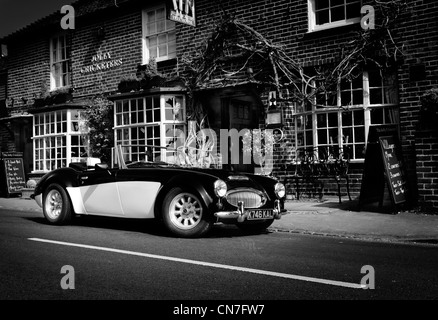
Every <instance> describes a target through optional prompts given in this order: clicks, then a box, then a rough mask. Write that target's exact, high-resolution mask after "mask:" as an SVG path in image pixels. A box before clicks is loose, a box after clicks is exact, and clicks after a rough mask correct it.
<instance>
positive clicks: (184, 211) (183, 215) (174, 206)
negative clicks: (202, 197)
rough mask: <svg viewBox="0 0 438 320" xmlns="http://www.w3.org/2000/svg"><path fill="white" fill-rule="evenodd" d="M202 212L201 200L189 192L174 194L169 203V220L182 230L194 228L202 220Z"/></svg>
mask: <svg viewBox="0 0 438 320" xmlns="http://www.w3.org/2000/svg"><path fill="white" fill-rule="evenodd" d="M202 214H203V208H202V204H201V202H200V201H199V199H198V198H197V197H196V196H194V195H193V194H190V193H180V194H178V195H176V196H175V197H174V198H173V199H172V201H171V202H170V205H169V216H170V221H171V222H172V224H173V225H174V226H175V227H177V228H179V229H182V230H190V229H193V228H195V227H196V226H197V225H198V224H199V223H200V222H201V221H202Z"/></svg>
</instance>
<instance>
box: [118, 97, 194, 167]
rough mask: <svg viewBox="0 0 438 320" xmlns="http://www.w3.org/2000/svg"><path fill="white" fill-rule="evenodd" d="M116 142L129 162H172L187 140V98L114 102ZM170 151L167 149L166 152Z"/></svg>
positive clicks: (134, 99) (143, 98)
mask: <svg viewBox="0 0 438 320" xmlns="http://www.w3.org/2000/svg"><path fill="white" fill-rule="evenodd" d="M114 117H115V140H116V141H115V142H116V145H117V144H120V145H122V146H129V147H127V148H122V150H123V152H124V156H125V160H126V161H158V160H162V161H168V162H169V161H171V158H172V157H174V156H175V151H173V149H175V148H177V146H178V143H180V144H181V142H184V141H182V140H183V139H184V137H182V136H181V135H184V134H185V131H186V124H185V97H184V96H183V95H154V96H148V97H141V98H132V99H126V100H119V101H116V102H115V114H114ZM166 148H167V149H166Z"/></svg>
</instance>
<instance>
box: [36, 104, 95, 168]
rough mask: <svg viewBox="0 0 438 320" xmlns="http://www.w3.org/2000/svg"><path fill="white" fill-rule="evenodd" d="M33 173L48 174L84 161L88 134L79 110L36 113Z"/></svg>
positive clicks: (86, 154)
mask: <svg viewBox="0 0 438 320" xmlns="http://www.w3.org/2000/svg"><path fill="white" fill-rule="evenodd" d="M33 121H34V123H33V124H34V125H33V127H34V129H33V130H34V132H33V144H34V171H36V172H47V171H50V170H54V169H57V168H62V167H66V166H68V164H70V163H71V162H85V161H86V160H87V157H88V135H87V129H86V127H85V124H84V123H85V122H84V121H83V119H82V118H81V111H80V110H59V111H53V112H45V113H39V114H35V115H34V118H33Z"/></svg>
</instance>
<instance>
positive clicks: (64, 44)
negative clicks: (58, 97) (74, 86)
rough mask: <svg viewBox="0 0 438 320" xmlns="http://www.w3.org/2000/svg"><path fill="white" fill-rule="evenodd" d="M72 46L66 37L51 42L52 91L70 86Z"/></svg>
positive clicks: (58, 37)
mask: <svg viewBox="0 0 438 320" xmlns="http://www.w3.org/2000/svg"><path fill="white" fill-rule="evenodd" d="M70 54H71V53H70V44H69V41H68V38H67V36H66V35H60V36H57V37H54V38H52V39H51V40H50V65H51V71H50V83H51V89H52V90H53V89H57V88H62V87H66V86H69V85H70V76H71V74H70V64H71V61H70V58H71V57H70Z"/></svg>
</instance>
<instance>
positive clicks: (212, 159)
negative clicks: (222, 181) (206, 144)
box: [113, 145, 221, 168]
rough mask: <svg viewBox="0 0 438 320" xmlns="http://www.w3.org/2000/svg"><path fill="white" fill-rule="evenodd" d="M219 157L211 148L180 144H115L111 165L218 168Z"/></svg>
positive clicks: (126, 166) (127, 166) (123, 166)
mask: <svg viewBox="0 0 438 320" xmlns="http://www.w3.org/2000/svg"><path fill="white" fill-rule="evenodd" d="M219 159H220V158H219V157H218V156H217V155H216V156H215V155H213V153H212V152H211V150H205V149H198V148H194V147H187V146H181V147H179V148H177V149H175V148H170V147H161V146H153V145H117V147H116V148H115V152H114V153H113V166H119V167H122V168H135V167H147V166H178V167H179V166H181V167H198V168H220V167H221V165H220V161H219Z"/></svg>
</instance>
